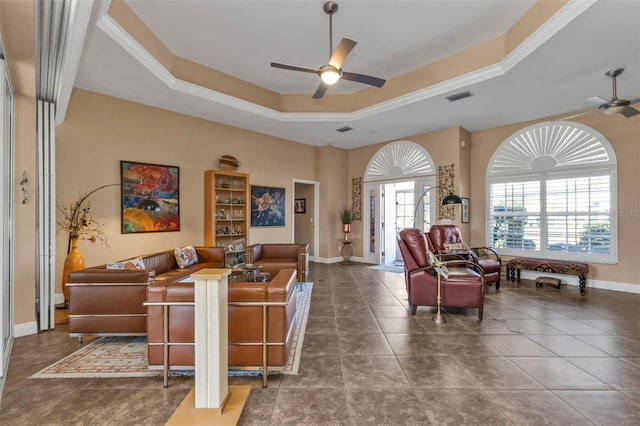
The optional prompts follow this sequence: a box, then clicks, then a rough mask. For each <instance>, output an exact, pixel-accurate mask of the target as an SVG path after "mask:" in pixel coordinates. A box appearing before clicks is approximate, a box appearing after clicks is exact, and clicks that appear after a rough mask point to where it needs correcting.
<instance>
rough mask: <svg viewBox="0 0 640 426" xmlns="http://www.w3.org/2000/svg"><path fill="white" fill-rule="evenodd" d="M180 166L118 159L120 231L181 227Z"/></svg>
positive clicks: (159, 230) (134, 231)
mask: <svg viewBox="0 0 640 426" xmlns="http://www.w3.org/2000/svg"><path fill="white" fill-rule="evenodd" d="M179 178H180V169H179V168H178V167H175V166H163V165H160V164H147V163H136V162H133V161H120V183H121V189H122V191H121V193H122V197H121V198H122V215H121V223H122V226H121V232H122V233H123V234H132V233H138V232H171V231H180V185H179V183H180V179H179Z"/></svg>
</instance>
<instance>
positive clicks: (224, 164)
mask: <svg viewBox="0 0 640 426" xmlns="http://www.w3.org/2000/svg"><path fill="white" fill-rule="evenodd" d="M218 163H219V164H220V168H221V169H222V170H226V171H232V170H235V169H237V168H238V167H240V161H238V159H237V158H236V157H234V156H232V155H223V156H221V157H220V158H219V159H218Z"/></svg>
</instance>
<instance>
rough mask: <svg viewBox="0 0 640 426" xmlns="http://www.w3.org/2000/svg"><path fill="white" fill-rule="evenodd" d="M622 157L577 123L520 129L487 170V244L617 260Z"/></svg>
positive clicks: (511, 250) (520, 251)
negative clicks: (619, 165) (619, 159)
mask: <svg viewBox="0 0 640 426" xmlns="http://www.w3.org/2000/svg"><path fill="white" fill-rule="evenodd" d="M616 165H617V161H616V156H615V152H614V150H613V148H612V147H611V144H610V143H609V142H608V141H607V140H606V139H605V138H604V136H602V135H601V134H600V133H598V132H597V131H595V130H594V129H591V128H589V127H587V126H584V125H581V124H578V123H571V122H553V123H541V124H536V125H533V126H530V127H527V128H526V129H524V130H521V131H519V132H517V133H516V134H514V135H512V136H511V137H509V138H508V139H507V140H506V141H504V142H503V143H502V144H501V145H500V146H499V147H498V149H497V150H496V152H495V153H494V154H493V157H492V158H491V160H490V161H489V165H488V168H487V198H488V200H487V201H488V202H487V210H488V211H487V217H488V218H489V221H488V223H487V233H486V235H487V244H489V245H490V246H493V247H498V248H500V251H501V252H502V253H504V254H509V255H524V256H535V257H542V258H553V259H567V260H581V261H590V262H602V263H615V262H616V261H617V216H616V212H617V201H616V183H617V181H616V179H617V174H616Z"/></svg>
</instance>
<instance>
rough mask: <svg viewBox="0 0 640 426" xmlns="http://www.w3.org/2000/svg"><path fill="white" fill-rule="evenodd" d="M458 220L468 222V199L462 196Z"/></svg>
mask: <svg viewBox="0 0 640 426" xmlns="http://www.w3.org/2000/svg"><path fill="white" fill-rule="evenodd" d="M460 221H461V222H462V223H469V199H468V198H465V197H462V206H460Z"/></svg>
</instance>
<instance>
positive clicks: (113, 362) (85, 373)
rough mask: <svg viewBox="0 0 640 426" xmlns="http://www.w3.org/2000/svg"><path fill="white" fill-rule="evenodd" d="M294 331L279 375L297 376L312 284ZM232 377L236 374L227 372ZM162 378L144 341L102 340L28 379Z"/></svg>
mask: <svg viewBox="0 0 640 426" xmlns="http://www.w3.org/2000/svg"><path fill="white" fill-rule="evenodd" d="M299 286H300V294H298V306H297V311H296V316H297V318H296V328H295V330H294V336H293V343H292V344H291V350H290V351H289V356H288V358H287V365H286V366H285V369H284V371H280V372H278V373H279V374H298V368H299V366H300V356H301V353H302V344H303V342H304V332H305V329H306V327H307V319H308V318H309V307H310V305H311V291H312V289H313V283H311V282H305V283H300V284H299ZM229 373H230V375H235V374H236V372H235V371H230V372H229ZM237 373H239V374H243V375H244V374H259V372H253V371H251V372H248V371H243V372H237ZM185 374H193V371H190V372H189V371H185V372H181V371H171V375H185ZM154 376H162V370H149V368H148V362H147V338H146V337H145V336H140V337H134V336H131V337H129V336H125V337H102V338H100V339H98V340H95V341H93V342H91V343H89V344H87V345H86V346H84V347H82V348H80V349H78V350H77V351H75V352H74V353H72V354H71V355H68V356H67V357H65V358H63V359H61V360H60V361H57V362H55V363H54V364H52V365H50V366H48V367H46V368H44V369H42V370H40V371H38V372H37V373H35V374H34V375H32V376H30V377H29V378H31V379H64V378H95V377H99V378H109V377H154Z"/></svg>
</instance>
